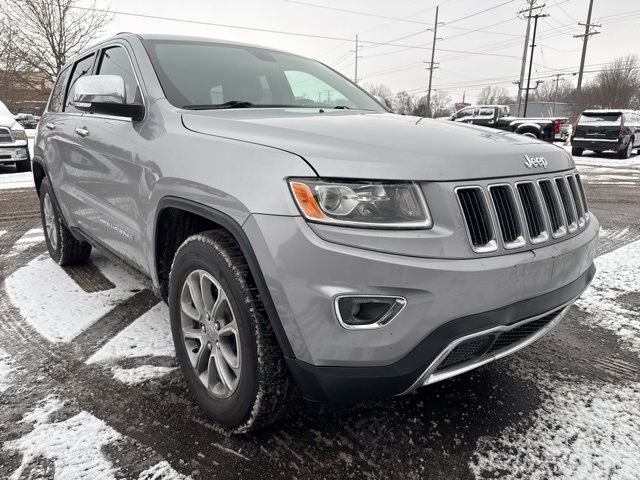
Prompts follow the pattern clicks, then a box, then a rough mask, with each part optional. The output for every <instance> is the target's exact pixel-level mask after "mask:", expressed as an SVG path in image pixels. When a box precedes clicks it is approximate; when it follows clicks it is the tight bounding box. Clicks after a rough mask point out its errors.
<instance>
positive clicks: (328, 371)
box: [287, 264, 596, 404]
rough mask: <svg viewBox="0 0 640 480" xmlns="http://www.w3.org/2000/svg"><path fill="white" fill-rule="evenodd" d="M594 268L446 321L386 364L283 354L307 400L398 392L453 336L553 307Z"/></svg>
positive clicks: (578, 289) (574, 292) (583, 284)
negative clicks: (320, 361)
mask: <svg viewBox="0 0 640 480" xmlns="http://www.w3.org/2000/svg"><path fill="white" fill-rule="evenodd" d="M595 271H596V268H595V265H593V264H592V265H591V266H590V267H589V268H588V269H587V271H585V272H584V273H583V274H582V275H581V276H580V277H579V278H578V279H576V280H574V281H573V282H571V283H570V284H568V285H565V286H564V287H561V288H559V289H557V290H554V291H552V292H549V293H546V294H544V295H540V296H538V297H534V298H530V299H528V300H523V301H521V302H517V303H514V304H511V305H508V306H506V307H502V308H498V309H496V310H491V311H488V312H483V313H478V314H475V315H469V316H466V317H462V318H458V319H456V320H452V321H450V322H448V323H445V324H444V325H442V326H440V327H438V328H437V329H436V330H435V331H434V332H433V333H431V334H430V335H428V336H427V337H426V338H425V339H424V340H422V341H421V342H420V343H419V344H418V345H417V346H416V347H415V348H414V349H413V350H412V351H411V352H409V353H408V354H407V355H405V356H404V357H403V358H402V359H400V360H398V361H397V362H395V363H393V364H390V365H383V366H376V367H317V366H313V365H310V364H308V363H305V362H303V361H300V360H296V359H287V362H288V365H289V369H290V370H291V372H292V374H293V376H294V378H295V379H296V382H297V384H298V387H299V388H300V389H301V391H302V394H303V396H304V398H305V399H307V400H309V401H312V402H320V403H336V404H349V403H355V402H359V401H362V400H366V399H370V398H376V397H386V396H392V395H399V394H400V393H402V392H404V391H406V390H407V389H408V388H409V387H411V385H413V383H414V382H415V381H416V380H417V379H418V378H419V377H420V375H421V374H422V373H423V372H424V370H425V368H427V366H428V365H430V364H431V362H433V360H434V359H435V358H436V356H437V355H438V354H439V353H440V352H441V351H442V350H443V349H444V348H445V347H446V346H447V345H449V344H450V343H451V342H452V341H454V340H455V339H457V338H460V337H463V336H465V335H469V334H472V333H477V332H480V331H482V330H487V329H489V328H491V327H495V326H498V325H510V324H513V323H516V322H519V321H521V320H525V319H527V318H531V317H535V316H537V315H541V314H544V313H546V312H549V311H552V310H553V309H555V308H558V307H560V306H561V305H564V304H566V303H567V302H570V301H571V300H573V299H574V298H576V297H578V296H579V295H580V294H581V293H582V292H583V291H584V290H585V289H586V288H587V287H588V286H589V284H590V283H591V280H592V279H593V276H594V275H595Z"/></svg>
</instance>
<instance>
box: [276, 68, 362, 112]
mask: <svg viewBox="0 0 640 480" xmlns="http://www.w3.org/2000/svg"><path fill="white" fill-rule="evenodd" d="M284 74H285V75H286V77H287V82H289V86H290V87H291V92H292V93H293V96H294V97H295V99H296V104H297V105H330V106H336V105H343V106H345V107H353V104H352V103H351V102H350V101H349V100H347V99H346V98H344V96H343V95H342V94H341V93H340V92H338V91H337V90H336V89H335V88H333V87H331V86H329V85H327V84H326V83H325V82H323V81H322V80H320V79H319V78H317V77H314V76H313V75H311V74H309V73H306V72H300V71H296V70H288V71H286V72H284Z"/></svg>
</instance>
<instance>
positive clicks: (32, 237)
mask: <svg viewBox="0 0 640 480" xmlns="http://www.w3.org/2000/svg"><path fill="white" fill-rule="evenodd" d="M44 240H45V239H44V231H43V230H42V229H41V228H32V229H31V230H28V231H27V232H26V233H25V234H24V235H22V236H21V237H20V238H19V239H18V241H17V242H16V243H15V244H14V245H13V247H12V248H11V251H10V252H9V254H8V255H7V256H9V257H12V256H14V255H17V254H19V253H22V252H24V251H26V250H28V249H29V248H30V247H32V246H34V245H37V244H38V243H42V242H44Z"/></svg>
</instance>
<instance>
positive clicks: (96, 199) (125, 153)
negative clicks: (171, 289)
mask: <svg viewBox="0 0 640 480" xmlns="http://www.w3.org/2000/svg"><path fill="white" fill-rule="evenodd" d="M127 47H128V45H127V44H126V43H124V42H121V41H116V42H114V43H112V44H109V45H108V46H106V47H104V48H101V49H100V50H99V51H98V52H97V60H96V68H95V74H97V75H100V74H102V75H118V76H120V77H122V78H123V80H124V84H125V91H126V99H125V101H126V103H127V104H133V103H138V104H139V103H144V100H143V93H142V89H141V86H140V82H139V81H138V76H137V75H136V72H135V69H134V65H133V62H132V61H131V55H130V53H129V51H128V49H127ZM142 124H143V121H136V122H134V121H133V120H132V119H131V118H129V117H124V116H114V115H102V114H90V113H86V114H84V115H83V116H82V117H80V118H78V124H77V127H76V129H75V135H76V141H77V142H78V143H79V144H81V145H82V149H81V156H80V158H79V159H78V161H79V164H80V166H81V167H79V168H81V170H78V171H79V173H80V174H79V175H77V176H76V178H75V183H76V189H77V194H78V196H79V197H81V198H82V201H81V202H79V203H78V209H79V210H78V212H77V218H78V223H79V224H80V227H81V229H82V230H83V231H84V232H85V233H86V234H89V235H90V236H91V237H93V239H94V240H97V241H99V242H100V243H102V244H103V245H104V246H106V247H108V248H109V249H110V250H112V251H113V252H117V254H118V255H119V256H122V257H124V258H125V259H126V260H127V261H129V263H131V264H133V265H135V266H136V267H138V268H139V269H140V270H142V271H145V272H146V271H147V265H146V262H145V261H144V258H143V255H142V252H143V248H142V238H143V236H142V222H141V214H140V202H141V199H140V191H141V188H142V185H143V180H144V177H143V170H142V168H141V167H140V165H138V164H136V161H135V159H136V156H137V154H139V152H140V148H141V147H143V146H144V145H145V144H146V143H147V140H145V139H144V138H143V137H141V135H140V128H141V125H142ZM80 210H81V211H80Z"/></svg>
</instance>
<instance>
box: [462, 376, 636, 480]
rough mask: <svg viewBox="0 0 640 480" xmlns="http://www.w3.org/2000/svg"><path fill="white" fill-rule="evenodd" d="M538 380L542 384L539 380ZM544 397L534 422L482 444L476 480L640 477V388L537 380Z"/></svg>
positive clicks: (485, 439) (523, 423)
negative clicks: (500, 479) (482, 479)
mask: <svg viewBox="0 0 640 480" xmlns="http://www.w3.org/2000/svg"><path fill="white" fill-rule="evenodd" d="M536 377H537V378H536ZM533 380H534V381H535V383H536V384H537V386H538V388H539V389H540V390H541V392H542V394H543V398H544V399H543V401H542V404H541V405H540V407H539V408H538V409H537V410H536V411H535V412H533V413H532V415H531V416H530V417H523V419H522V420H520V421H519V422H518V423H517V424H516V425H514V426H511V427H508V428H506V429H505V430H503V431H502V432H501V434H500V436H499V437H497V438H496V437H482V438H480V439H479V440H478V443H477V446H476V451H475V453H474V455H473V457H472V460H471V462H470V465H469V466H470V468H471V471H472V472H473V474H474V475H475V476H476V478H490V477H493V478H502V479H522V478H527V479H531V480H546V479H549V478H554V479H566V480H574V479H579V480H595V479H605V478H606V479H610V480H618V479H619V480H631V479H633V478H638V476H637V474H638V471H640V455H638V445H640V383H631V384H627V385H622V386H621V385H615V384H606V383H588V382H585V379H582V378H581V379H576V380H575V381H572V380H571V379H566V381H565V380H562V379H557V378H554V379H551V378H546V377H542V376H541V375H535V376H534V379H533Z"/></svg>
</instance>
